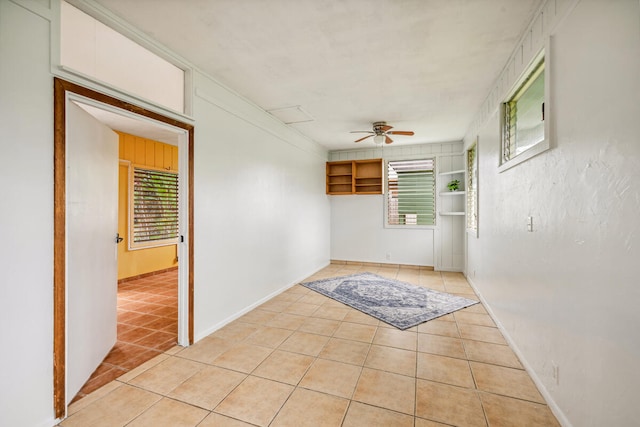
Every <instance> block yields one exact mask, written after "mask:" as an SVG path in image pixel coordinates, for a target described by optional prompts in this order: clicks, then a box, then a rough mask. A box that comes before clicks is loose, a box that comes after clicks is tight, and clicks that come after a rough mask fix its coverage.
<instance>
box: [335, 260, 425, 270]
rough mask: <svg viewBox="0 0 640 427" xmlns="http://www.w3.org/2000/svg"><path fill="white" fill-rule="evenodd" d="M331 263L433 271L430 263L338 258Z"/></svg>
mask: <svg viewBox="0 0 640 427" xmlns="http://www.w3.org/2000/svg"><path fill="white" fill-rule="evenodd" d="M331 264H335V265H361V266H364V267H387V268H410V269H416V270H424V271H434V268H433V266H430V265H415V264H392V263H386V262H366V261H345V260H340V259H332V260H331Z"/></svg>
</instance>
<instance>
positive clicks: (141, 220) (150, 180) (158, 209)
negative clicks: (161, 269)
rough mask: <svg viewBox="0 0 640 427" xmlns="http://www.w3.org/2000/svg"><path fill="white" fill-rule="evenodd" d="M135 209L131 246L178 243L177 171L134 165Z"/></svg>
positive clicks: (133, 212)
mask: <svg viewBox="0 0 640 427" xmlns="http://www.w3.org/2000/svg"><path fill="white" fill-rule="evenodd" d="M132 208H133V209H132V215H131V232H130V234H129V235H130V236H131V242H130V246H131V247H132V248H141V247H151V246H162V245H168V244H175V243H177V241H178V233H179V231H178V174H177V173H175V172H168V171H159V170H152V169H143V168H138V167H135V168H134V169H133V191H132Z"/></svg>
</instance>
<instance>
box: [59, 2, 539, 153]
mask: <svg viewBox="0 0 640 427" xmlns="http://www.w3.org/2000/svg"><path fill="white" fill-rule="evenodd" d="M95 1H96V2H97V3H99V4H101V5H103V6H105V7H106V8H108V9H110V10H111V11H113V12H114V13H115V14H116V15H118V16H120V17H122V18H123V19H124V20H125V21H128V22H129V23H131V24H133V25H134V26H135V27H137V28H138V29H140V30H142V31H143V32H145V33H147V34H148V35H150V36H151V37H152V38H154V39H156V40H158V41H159V42H161V43H162V44H164V45H166V46H167V47H169V48H170V49H171V50H173V51H175V52H177V53H178V54H180V55H181V56H183V57H184V58H186V59H188V60H189V61H191V62H192V63H193V64H195V65H196V66H198V67H199V68H200V69H201V70H203V71H205V72H207V73H208V74H210V75H212V76H213V77H215V78H216V79H218V80H219V81H220V82H222V83H224V84H226V85H227V86H229V87H230V88H232V89H233V90H235V91H236V92H238V93H240V94H241V95H243V96H244V97H246V98H247V99H249V100H251V101H252V102H254V103H255V104H257V105H258V106H260V107H261V108H263V109H264V110H267V111H270V110H281V109H285V108H286V107H296V106H299V108H298V110H300V111H302V113H306V114H307V115H308V116H311V118H313V120H311V121H301V122H299V123H292V124H290V126H292V127H294V128H296V129H298V130H299V131H300V132H301V133H303V134H304V135H306V136H308V137H309V138H311V139H313V140H314V141H316V142H318V143H320V144H322V145H324V146H325V147H327V148H328V149H330V150H336V149H348V148H356V147H361V146H366V145H373V142H372V141H371V139H368V140H367V141H365V142H361V143H359V144H358V145H356V144H354V143H353V141H354V140H355V139H357V138H358V135H357V134H351V133H349V132H350V131H352V130H370V129H371V123H372V122H374V121H387V122H388V124H390V125H392V126H394V128H395V129H394V130H413V131H415V136H412V137H408V136H397V137H395V138H394V140H395V142H394V145H402V144H417V143H425V142H445V141H458V140H461V139H462V137H463V136H464V134H465V133H466V130H467V127H468V126H469V124H470V122H471V121H472V119H473V117H474V115H475V113H476V112H477V110H478V108H479V107H480V105H481V103H482V102H483V101H484V98H485V96H486V95H487V94H488V93H489V89H490V87H491V85H492V83H494V81H495V79H496V78H497V76H498V74H499V73H500V71H501V70H502V68H503V67H504V65H505V64H506V61H507V59H508V56H509V55H510V54H511V52H512V50H513V48H514V46H515V44H516V42H517V41H518V39H519V37H520V36H521V34H522V32H523V31H524V30H525V28H526V26H527V24H528V22H529V21H530V19H531V17H532V16H533V13H534V12H535V11H536V9H537V8H538V6H539V4H540V0H269V1H266V0H182V1H181V0H135V1H131V0H95ZM71 3H77V2H74V1H71ZM300 111H293V112H294V113H299V112H300ZM282 112H284V113H290V112H291V111H288V110H281V111H279V112H276V111H274V114H276V113H282ZM303 118H304V114H303ZM307 120H308V119H307ZM285 121H292V120H286V119H285ZM293 121H297V120H293Z"/></svg>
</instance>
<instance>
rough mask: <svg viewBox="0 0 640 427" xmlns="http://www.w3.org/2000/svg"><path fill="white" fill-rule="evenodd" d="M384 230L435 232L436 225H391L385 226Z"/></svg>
mask: <svg viewBox="0 0 640 427" xmlns="http://www.w3.org/2000/svg"><path fill="white" fill-rule="evenodd" d="M384 228H389V229H396V230H435V229H436V228H437V226H435V225H389V224H385V225H384Z"/></svg>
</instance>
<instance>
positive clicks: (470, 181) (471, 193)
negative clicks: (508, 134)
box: [467, 144, 478, 231]
mask: <svg viewBox="0 0 640 427" xmlns="http://www.w3.org/2000/svg"><path fill="white" fill-rule="evenodd" d="M476 147H477V145H476V144H474V145H473V146H472V147H471V148H469V150H467V229H468V230H475V231H477V230H478V162H477V157H476V156H477V153H476Z"/></svg>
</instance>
